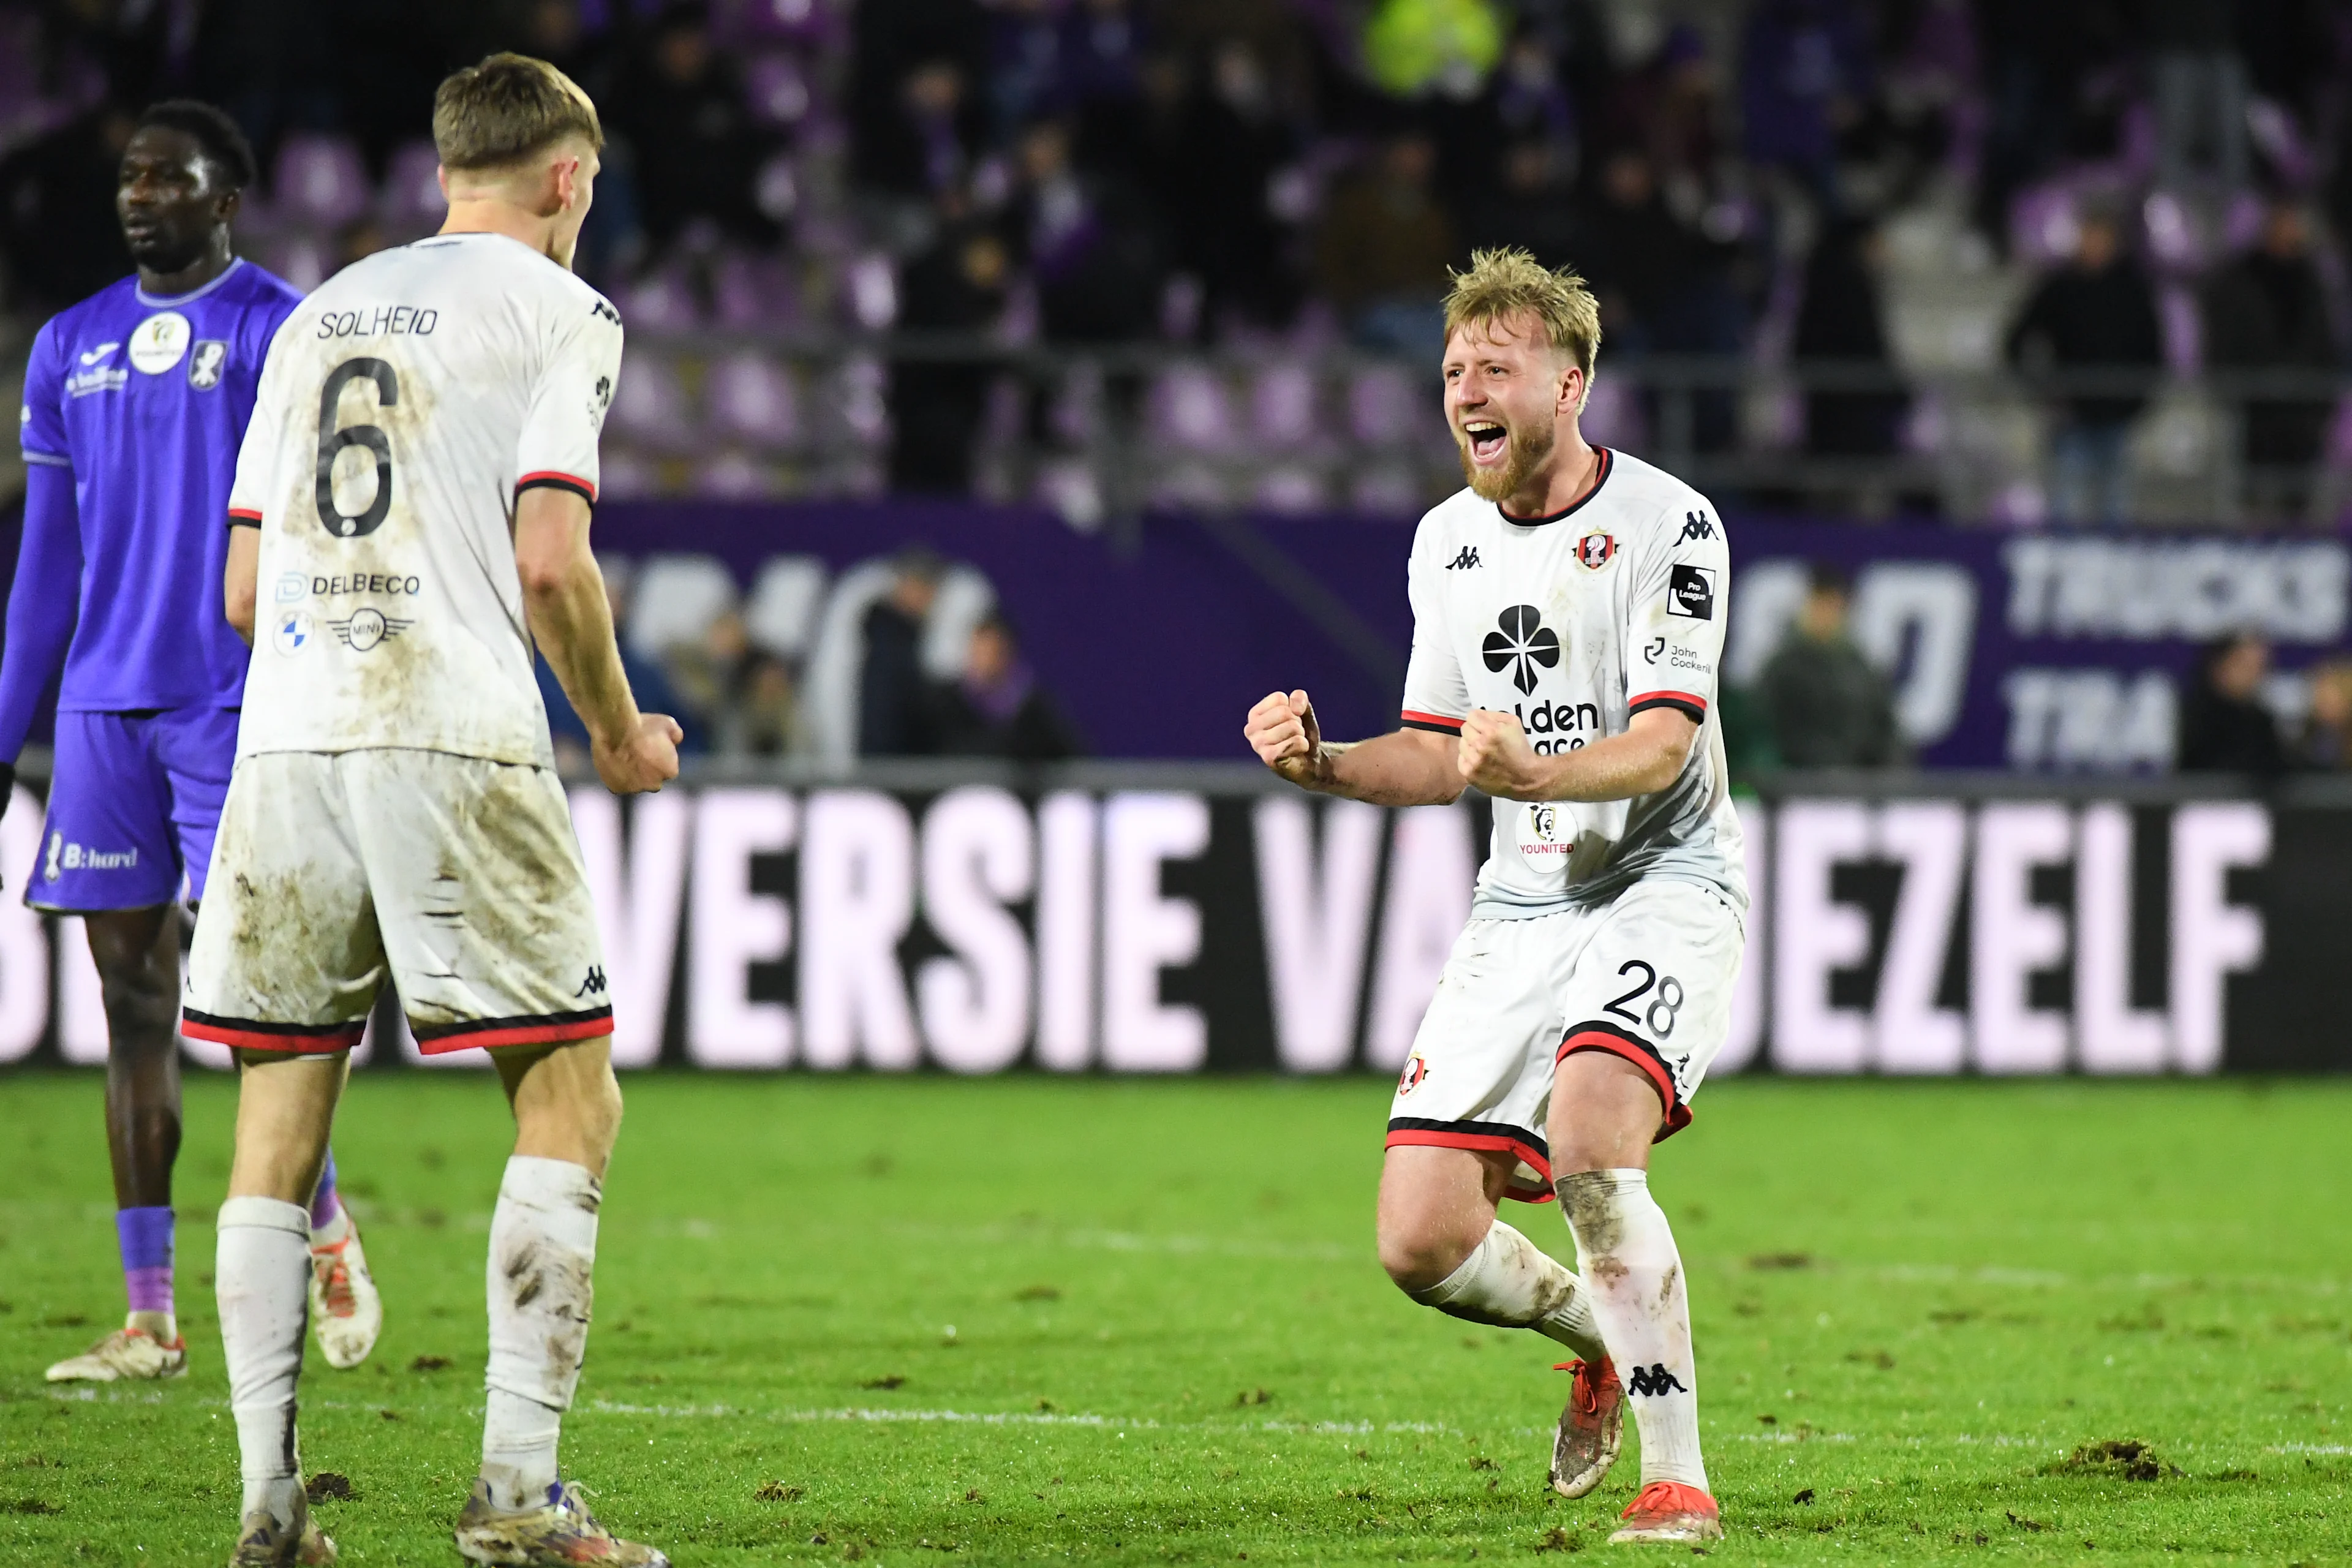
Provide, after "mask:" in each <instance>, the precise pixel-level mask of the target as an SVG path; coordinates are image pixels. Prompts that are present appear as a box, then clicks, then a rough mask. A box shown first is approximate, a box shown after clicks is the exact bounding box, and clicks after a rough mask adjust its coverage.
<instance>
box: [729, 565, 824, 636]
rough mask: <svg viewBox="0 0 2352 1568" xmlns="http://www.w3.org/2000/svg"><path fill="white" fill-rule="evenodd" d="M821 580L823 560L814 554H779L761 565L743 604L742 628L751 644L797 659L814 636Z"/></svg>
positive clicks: (822, 590)
mask: <svg viewBox="0 0 2352 1568" xmlns="http://www.w3.org/2000/svg"><path fill="white" fill-rule="evenodd" d="M824 581H825V570H824V562H822V561H820V560H818V559H817V558H816V557H815V556H814V555H778V556H775V557H773V558H772V559H771V560H770V561H769V562H768V563H767V564H766V565H764V566H762V567H761V568H760V577H759V581H757V582H755V583H753V584H751V600H750V601H749V602H748V603H747V604H746V605H744V606H743V629H744V630H745V631H746V632H748V633H750V634H751V642H752V645H753V646H754V647H759V648H761V649H764V650H765V651H767V652H769V653H772V654H774V655H775V656H776V657H777V658H782V659H788V660H793V661H798V660H799V659H800V658H802V657H803V656H804V655H805V654H807V652H808V651H809V645H810V644H811V643H813V642H814V641H815V640H816V627H817V613H818V610H819V608H820V606H822V605H823V604H824Z"/></svg>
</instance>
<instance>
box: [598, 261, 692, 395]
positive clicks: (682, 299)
mask: <svg viewBox="0 0 2352 1568" xmlns="http://www.w3.org/2000/svg"><path fill="white" fill-rule="evenodd" d="M613 303H614V305H615V306H617V307H619V309H620V312H621V320H622V321H625V322H626V323H627V325H628V327H629V328H630V330H632V331H646V332H690V331H694V330H695V329H696V328H698V327H699V326H701V325H702V302H701V301H700V300H698V299H696V298H695V294H694V286H693V284H692V283H690V282H689V281H688V279H687V278H686V276H685V274H684V273H682V272H680V271H679V270H678V269H677V268H671V267H666V268H662V269H661V270H660V271H658V272H656V273H652V274H650V275H649V276H647V277H645V278H640V279H636V280H635V282H632V283H625V284H623V285H621V286H620V287H619V288H618V289H614V299H613ZM624 379H626V378H624Z"/></svg>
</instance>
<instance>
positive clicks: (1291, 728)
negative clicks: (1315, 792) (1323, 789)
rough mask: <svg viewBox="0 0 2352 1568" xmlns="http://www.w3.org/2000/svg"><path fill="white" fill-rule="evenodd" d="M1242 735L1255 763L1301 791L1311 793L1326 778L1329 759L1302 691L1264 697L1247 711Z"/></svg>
mask: <svg viewBox="0 0 2352 1568" xmlns="http://www.w3.org/2000/svg"><path fill="white" fill-rule="evenodd" d="M1242 735H1243V737H1244V739H1246V740H1247V741H1248V742H1249V743H1250V750H1252V751H1254V752H1256V753H1257V758H1258V761H1260V762H1262V763H1265V765H1266V766H1267V767H1270V768H1272V769H1273V770H1274V771H1275V772H1276V773H1280V774H1281V775H1282V776H1283V777H1284V778H1286V779H1288V780H1289V781H1290V782H1291V783H1292V784H1297V785H1299V786H1300V787H1302V788H1305V789H1314V788H1316V787H1317V786H1318V785H1319V784H1322V783H1323V782H1324V781H1325V780H1326V779H1327V778H1328V776H1329V774H1330V771H1331V759H1330V757H1329V755H1328V753H1327V752H1325V751H1324V750H1323V731H1322V729H1321V727H1320V726H1318V724H1317V723H1316V722H1315V704H1313V703H1312V702H1309V701H1308V700H1307V693H1305V692H1304V691H1291V692H1282V691H1276V692H1274V693H1273V694H1271V695H1270V696H1268V697H1267V698H1266V699H1265V700H1263V701H1261V702H1260V703H1259V704H1258V705H1257V706H1256V707H1255V708H1253V709H1251V710H1250V711H1249V722H1248V723H1246V724H1244V725H1243V726H1242Z"/></svg>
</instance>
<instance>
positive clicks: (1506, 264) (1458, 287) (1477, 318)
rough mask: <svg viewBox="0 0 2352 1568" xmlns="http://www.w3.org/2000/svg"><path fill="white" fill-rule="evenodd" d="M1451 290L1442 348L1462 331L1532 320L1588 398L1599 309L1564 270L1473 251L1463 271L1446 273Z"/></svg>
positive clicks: (1521, 256) (1523, 257)
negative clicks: (1579, 375) (1570, 364)
mask: <svg viewBox="0 0 2352 1568" xmlns="http://www.w3.org/2000/svg"><path fill="white" fill-rule="evenodd" d="M1446 274H1447V276H1449V277H1451V278H1452V279H1454V288H1453V289H1452V291H1451V292H1449V293H1448V294H1447V295H1446V296H1445V336H1446V339H1447V341H1448V342H1451V341H1452V340H1453V337H1454V333H1455V332H1457V331H1460V330H1461V329H1463V328H1464V327H1486V328H1487V329H1489V330H1492V329H1493V328H1495V327H1496V326H1500V325H1503V324H1505V323H1507V322H1508V321H1511V319H1512V318H1514V317H1518V316H1527V317H1531V318H1533V320H1534V321H1535V324H1536V330H1537V331H1539V332H1541V333H1542V334H1543V336H1544V341H1545V342H1548V343H1549V344H1550V345H1551V347H1552V349H1553V350H1554V352H1556V353H1564V354H1566V355H1568V356H1569V357H1570V359H1572V360H1574V361H1575V362H1576V366H1577V368H1578V369H1579V370H1581V371H1582V372H1583V373H1584V381H1585V391H1586V394H1587V395H1591V386H1592V361H1593V358H1594V356H1595V355H1597V354H1598V353H1600V352H1601V305H1600V302H1599V301H1598V300H1594V299H1593V297H1592V290H1591V289H1588V288H1586V287H1585V286H1584V279H1581V278H1580V277H1578V276H1577V275H1576V273H1575V272H1574V271H1572V270H1571V269H1570V268H1565V267H1563V268H1560V269H1559V271H1557V272H1555V271H1553V270H1552V269H1551V268H1548V267H1546V266H1545V265H1544V264H1543V263H1542V262H1540V261H1538V260H1537V259H1536V258H1534V257H1532V256H1530V255H1528V253H1527V252H1526V251H1524V250H1521V249H1519V248H1518V247H1516V246H1513V247H1506V248H1504V249H1501V250H1474V251H1472V252H1471V253H1470V267H1469V269H1468V270H1467V271H1464V272H1456V271H1454V269H1453V268H1450V267H1449V268H1446Z"/></svg>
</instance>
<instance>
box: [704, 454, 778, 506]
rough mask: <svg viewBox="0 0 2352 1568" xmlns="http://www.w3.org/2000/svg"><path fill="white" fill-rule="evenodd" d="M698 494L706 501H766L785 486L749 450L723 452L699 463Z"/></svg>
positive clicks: (770, 469)
mask: <svg viewBox="0 0 2352 1568" xmlns="http://www.w3.org/2000/svg"><path fill="white" fill-rule="evenodd" d="M691 488H692V489H693V492H694V494H696V495H698V496H700V497H702V498H703V499H704V500H767V499H769V498H770V497H772V496H774V495H776V494H778V493H780V492H781V491H782V489H783V486H782V483H781V482H780V481H779V479H778V478H777V475H776V473H775V471H774V470H773V469H772V468H769V467H768V466H767V465H766V464H764V463H762V462H761V461H760V460H759V458H756V457H754V456H752V455H751V453H749V452H740V451H734V450H729V451H724V452H719V453H716V454H714V455H712V456H711V457H709V458H704V459H703V460H701V461H700V462H698V463H697V464H695V466H694V473H693V479H692V487H691Z"/></svg>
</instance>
